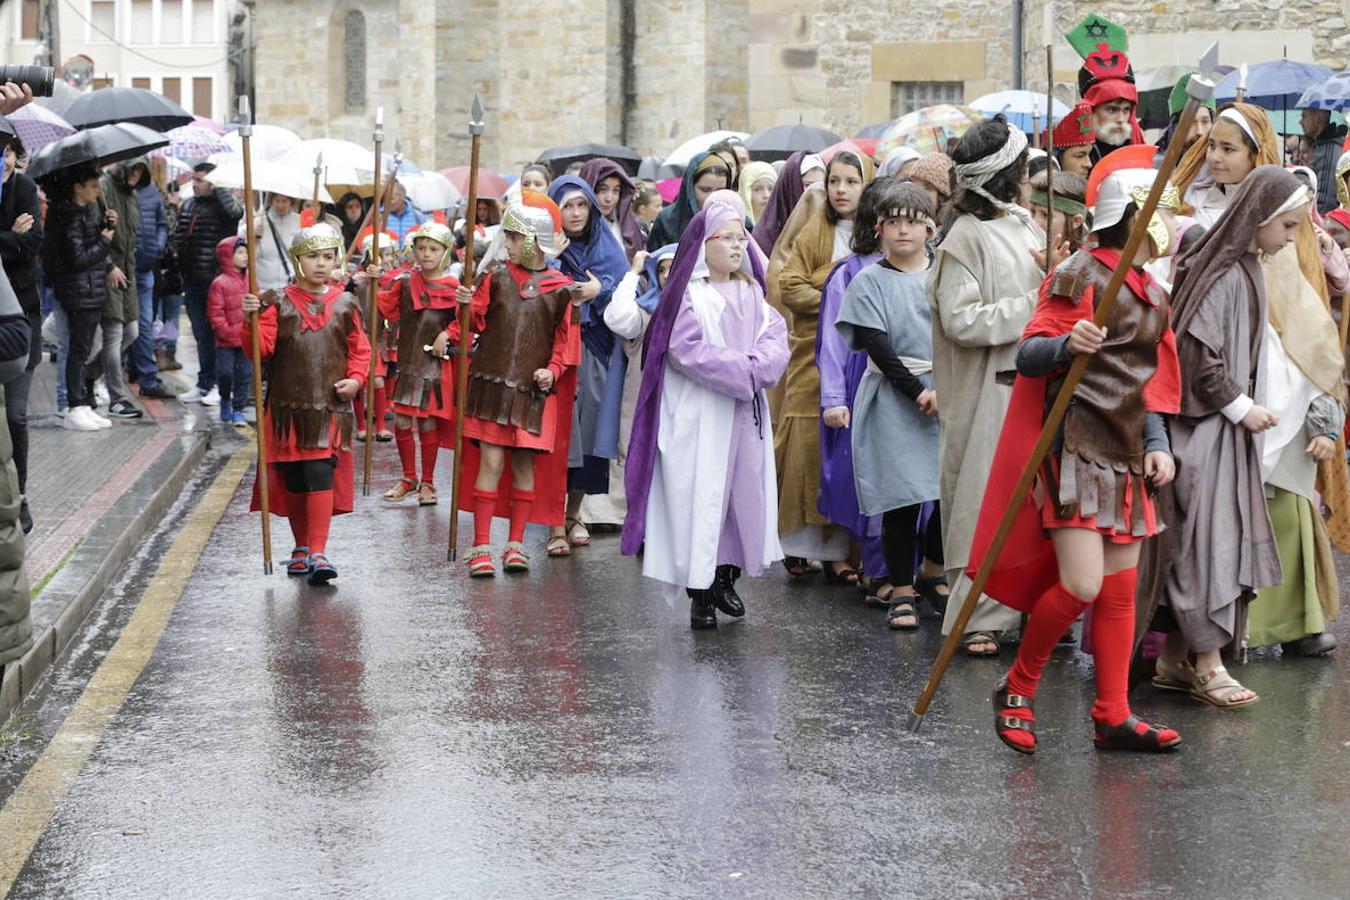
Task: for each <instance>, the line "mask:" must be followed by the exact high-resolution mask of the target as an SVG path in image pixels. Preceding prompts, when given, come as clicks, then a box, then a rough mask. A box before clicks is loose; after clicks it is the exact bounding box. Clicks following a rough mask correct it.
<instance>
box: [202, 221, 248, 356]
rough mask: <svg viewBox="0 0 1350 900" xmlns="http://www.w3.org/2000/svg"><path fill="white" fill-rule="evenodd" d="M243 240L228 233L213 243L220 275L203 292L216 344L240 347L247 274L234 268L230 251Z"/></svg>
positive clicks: (207, 315) (218, 345)
mask: <svg viewBox="0 0 1350 900" xmlns="http://www.w3.org/2000/svg"><path fill="white" fill-rule="evenodd" d="M242 241H243V239H242V238H238V237H235V236H234V235H231V236H229V237H227V238H221V240H220V243H218V244H216V260H217V262H218V263H219V264H220V274H219V275H217V276H216V278H215V280H214V281H212V282H211V288H210V290H208V291H207V292H206V317H207V319H209V320H210V322H211V331H212V332H213V333H214V334H215V336H216V346H217V347H236V348H237V347H242V346H244V340H243V330H244V295H245V294H247V293H248V276H247V275H246V274H245V273H244V272H241V271H239V270H238V269H236V268H235V267H234V250H235V248H236V247H238V246H239V245H240V243H242Z"/></svg>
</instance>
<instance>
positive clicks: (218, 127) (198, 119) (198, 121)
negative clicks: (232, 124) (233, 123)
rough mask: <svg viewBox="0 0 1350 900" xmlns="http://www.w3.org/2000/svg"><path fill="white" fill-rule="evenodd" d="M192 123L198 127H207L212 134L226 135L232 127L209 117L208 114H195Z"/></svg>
mask: <svg viewBox="0 0 1350 900" xmlns="http://www.w3.org/2000/svg"><path fill="white" fill-rule="evenodd" d="M192 124H193V125H196V126H197V127H198V128H205V129H206V130H207V131H209V132H211V133H212V134H219V135H224V134H225V132H227V131H229V130H230V129H228V128H226V127H225V126H224V125H222V124H220V123H219V122H217V121H216V120H215V119H208V118H207V117H206V116H193V117H192Z"/></svg>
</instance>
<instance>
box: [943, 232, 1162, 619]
mask: <svg viewBox="0 0 1350 900" xmlns="http://www.w3.org/2000/svg"><path fill="white" fill-rule="evenodd" d="M1092 255H1093V256H1095V257H1096V258H1097V259H1098V260H1099V261H1101V262H1102V263H1104V264H1106V265H1107V266H1110V267H1114V266H1115V263H1116V260H1117V259H1119V253H1118V252H1117V251H1114V250H1093V251H1092ZM1053 274H1054V273H1050V274H1049V275H1047V276H1046V279H1045V281H1044V282H1042V285H1041V298H1040V302H1039V303H1038V304H1037V306H1036V312H1035V313H1034V314H1033V315H1032V317H1031V321H1030V322H1029V323H1028V324H1027V327H1026V330H1025V331H1024V332H1023V334H1022V337H1023V339H1025V338H1029V337H1042V336H1043V337H1058V336H1060V335H1063V334H1065V333H1067V332H1068V331H1069V330H1071V329H1072V328H1073V326H1074V324H1075V323H1076V322H1078V321H1079V320H1081V319H1091V318H1092V316H1093V313H1094V311H1095V308H1096V306H1095V302H1094V299H1093V297H1092V294H1091V291H1090V290H1089V291H1088V292H1086V293H1085V294H1084V296H1083V297H1082V298H1080V299H1079V300H1078V301H1077V302H1075V301H1073V300H1071V299H1070V298H1066V297H1060V296H1056V295H1052V294H1050V292H1049V285H1050V283H1051V279H1052V278H1053ZM1148 282H1149V276H1148V274H1147V273H1144V272H1141V271H1139V270H1137V269H1131V270H1130V272H1129V274H1128V275H1127V276H1126V279H1125V287H1124V289H1123V290H1122V292H1121V294H1120V296H1119V302H1126V301H1129V300H1133V301H1134V302H1145V301H1144V300H1142V299H1139V298H1146V297H1148ZM1130 292H1133V297H1131V296H1129V294H1130ZM1048 381H1049V379H1048V378H1047V377H1040V378H1027V377H1024V376H1022V375H1018V376H1017V380H1016V381H1015V382H1014V384H1013V392H1012V399H1011V401H1010V402H1009V404H1008V414H1007V416H1006V418H1005V419H1004V420H1003V431H1002V433H1001V434H1000V435H999V441H998V449H997V450H996V451H995V454H994V463H993V466H992V467H991V468H990V471H989V481H988V482H987V484H986V486H985V492H984V502H983V503H982V504H981V507H980V518H979V521H978V522H977V523H976V526H975V537H974V540H973V542H972V545H971V553H970V562H969V564H968V567H967V571H968V572H969V574H970V575H971V577H972V578H973V577H975V574H976V572H977V571H978V570H979V568H980V565H981V563H982V562H983V561H984V555H985V552H986V551H987V550H988V549H989V545H990V544H991V543H992V542H993V538H994V532H995V531H997V530H998V525H999V521H1000V519H1001V518H1002V516H1003V512H1004V510H1005V509H1006V508H1007V506H1008V503H1009V502H1010V501H1011V500H1012V495H1013V490H1014V489H1015V488H1016V487H1017V481H1018V478H1019V477H1020V476H1021V474H1022V469H1023V467H1024V466H1025V465H1026V461H1027V458H1028V457H1029V456H1031V451H1032V449H1033V448H1034V447H1035V445H1036V440H1037V438H1039V437H1040V432H1041V428H1042V426H1043V425H1044V423H1045V403H1046V387H1047V383H1048ZM1140 387H1141V390H1142V391H1143V394H1144V401H1145V406H1146V408H1147V409H1148V411H1149V412H1157V413H1175V412H1177V411H1178V410H1179V409H1180V404H1181V370H1180V366H1179V364H1178V361H1177V350H1176V336H1175V335H1174V334H1173V333H1172V329H1171V328H1170V327H1168V328H1167V329H1166V331H1165V332H1164V334H1163V338H1162V341H1161V342H1160V343H1159V344H1158V368H1157V370H1156V372H1155V373H1154V375H1153V377H1152V378H1151V379H1150V380H1149V381H1148V383H1147V384H1144V385H1141V386H1140ZM1065 526H1074V527H1089V528H1090V527H1094V523H1092V522H1085V521H1081V520H1075V521H1072V522H1069V521H1063V520H1059V519H1057V518H1056V517H1055V516H1054V515H1053V511H1052V512H1051V514H1050V515H1049V516H1048V517H1047V516H1046V515H1045V514H1044V513H1043V512H1042V510H1041V509H1040V505H1039V504H1038V503H1037V492H1036V491H1035V489H1034V487H1033V489H1032V490H1030V491H1028V492H1027V494H1026V496H1025V497H1023V498H1022V499H1021V501H1020V505H1019V506H1018V511H1017V518H1016V520H1015V522H1014V525H1013V530H1012V532H1011V534H1010V535H1009V537H1008V542H1007V543H1006V544H1005V545H1004V548H1003V552H1002V553H1001V554H1000V555H999V558H998V562H997V563H996V565H995V567H994V571H993V573H992V574H991V575H990V578H989V582H988V584H987V585H986V586H985V593H986V594H987V595H989V596H990V597H993V598H994V599H995V600H997V601H999V602H1000V603H1003V604H1004V605H1006V606H1010V607H1012V608H1013V609H1016V610H1019V611H1021V612H1030V611H1031V609H1032V607H1033V606H1035V604H1036V600H1037V599H1038V598H1039V597H1040V596H1041V594H1043V593H1045V591H1046V590H1047V589H1048V588H1049V587H1050V586H1051V585H1053V584H1054V583H1055V582H1056V581H1057V580H1058V578H1059V568H1058V564H1057V562H1056V560H1055V550H1054V546H1053V545H1052V544H1051V543H1050V539H1049V536H1048V535H1047V534H1046V528H1047V527H1065Z"/></svg>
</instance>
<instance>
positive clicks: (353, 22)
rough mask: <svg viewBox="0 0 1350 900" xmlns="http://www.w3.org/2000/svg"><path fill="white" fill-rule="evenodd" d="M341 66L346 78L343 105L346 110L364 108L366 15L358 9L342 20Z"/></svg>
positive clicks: (356, 110)
mask: <svg viewBox="0 0 1350 900" xmlns="http://www.w3.org/2000/svg"><path fill="white" fill-rule="evenodd" d="M342 68H343V74H344V76H345V78H346V82H345V85H344V88H345V89H344V91H343V95H342V96H343V105H344V106H345V107H346V109H347V112H364V111H365V109H366V17H365V16H364V15H362V14H361V13H360V11H358V10H355V9H354V10H352V11H351V12H349V13H347V17H346V18H345V19H344V20H343V22H342Z"/></svg>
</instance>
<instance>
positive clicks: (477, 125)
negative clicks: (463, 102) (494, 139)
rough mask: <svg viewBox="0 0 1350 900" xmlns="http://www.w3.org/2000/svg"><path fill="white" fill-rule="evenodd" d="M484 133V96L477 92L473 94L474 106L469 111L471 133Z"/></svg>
mask: <svg viewBox="0 0 1350 900" xmlns="http://www.w3.org/2000/svg"><path fill="white" fill-rule="evenodd" d="M482 133H483V98H482V97H480V96H478V94H477V93H476V92H475V93H474V95H473V108H472V109H471V110H470V113H469V134H482Z"/></svg>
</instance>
